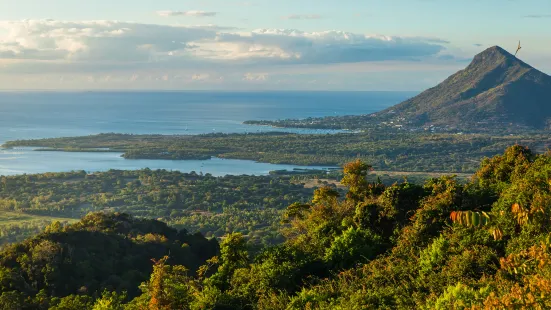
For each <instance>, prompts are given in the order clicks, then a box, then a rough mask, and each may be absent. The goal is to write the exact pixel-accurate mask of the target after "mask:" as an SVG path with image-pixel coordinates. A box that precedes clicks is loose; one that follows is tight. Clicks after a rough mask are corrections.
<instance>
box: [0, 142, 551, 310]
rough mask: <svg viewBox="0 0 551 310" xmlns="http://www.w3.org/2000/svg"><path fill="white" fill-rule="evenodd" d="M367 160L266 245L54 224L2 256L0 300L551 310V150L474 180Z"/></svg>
mask: <svg viewBox="0 0 551 310" xmlns="http://www.w3.org/2000/svg"><path fill="white" fill-rule="evenodd" d="M368 168H369V167H368V166H367V165H366V164H364V163H362V162H359V161H358V162H354V163H351V164H349V165H348V166H347V169H345V171H344V172H345V175H344V180H343V181H344V182H343V183H345V184H348V185H349V186H350V191H349V195H340V194H339V193H338V192H335V191H334V189H332V188H326V187H321V188H319V189H318V190H316V191H315V193H314V195H313V196H312V200H311V201H305V202H299V203H295V204H291V205H290V206H289V208H288V209H287V211H286V212H285V214H283V217H282V220H283V223H284V224H283V227H282V234H283V235H284V236H285V241H284V242H282V243H280V244H277V245H272V246H267V247H264V248H263V249H261V250H258V249H257V248H253V247H251V246H250V244H249V243H248V242H247V239H246V238H244V236H243V235H242V234H239V233H229V234H227V235H225V236H224V237H222V238H221V242H220V246H219V248H218V243H216V242H215V241H207V240H205V239H204V238H202V237H201V236H198V235H193V236H190V235H189V234H186V233H185V232H177V231H175V230H172V229H170V228H168V227H167V226H166V225H164V224H162V223H160V222H156V221H146V220H138V219H134V218H132V217H130V216H127V215H122V214H117V215H106V214H91V215H88V216H87V217H85V218H84V219H83V220H82V221H80V222H78V223H76V224H74V225H70V226H67V227H62V225H53V226H51V227H49V228H48V230H47V231H46V232H44V233H43V234H41V235H39V236H37V237H35V238H32V239H29V240H27V241H25V242H23V243H20V244H15V245H12V246H10V247H8V248H6V249H5V250H4V251H3V252H2V253H0V258H1V260H0V277H1V278H0V285H1V286H0V292H1V295H0V308H2V307H3V308H6V307H12V308H13V309H24V308H28V309H36V308H38V309H48V307H49V308H51V309H374V308H381V309H415V308H417V309H506V308H517V309H547V308H549V307H551V282H550V281H551V280H550V277H551V232H550V230H549V227H551V226H550V225H549V224H550V222H551V181H550V180H551V154H544V155H535V154H533V153H532V152H531V151H530V150H528V149H526V148H524V147H520V146H513V147H511V148H509V149H507V150H506V151H505V153H504V154H503V155H500V156H496V157H494V158H491V159H488V160H485V161H484V162H483V163H482V165H481V167H480V169H479V171H478V173H477V174H476V175H475V176H474V177H473V178H472V180H471V181H469V182H467V183H463V182H458V181H457V180H456V179H455V178H454V177H453V176H447V177H441V178H435V179H431V180H428V181H427V182H425V184H422V185H417V184H412V183H408V182H402V183H396V184H394V185H390V186H384V185H382V184H381V183H379V182H370V181H365V176H366V170H367V169H368ZM350 193H351V194H350ZM481 215H487V216H485V217H483V218H482V217H480V216H481ZM496 231H499V232H500V235H499V236H496V234H495V232H496ZM78 241H80V244H77V242H78ZM98 244H102V245H103V246H104V247H106V250H105V251H103V252H102V253H101V259H97V257H96V258H94V257H95V256H94V255H91V254H90V253H96V255H100V254H99V253H97V252H94V251H97V249H98ZM127 244H128V245H132V246H131V247H130V246H128V245H127ZM121 251H125V252H124V253H125V255H120V253H121ZM142 252H147V253H148V254H149V258H153V259H154V260H153V261H151V260H149V259H145V258H144V255H142ZM76 257H78V258H80V259H78V260H76V259H74V258H76ZM119 260H124V261H125V263H126V262H128V261H129V262H130V264H129V265H128V266H129V267H126V265H124V266H123V265H121V264H120V262H119ZM199 265H201V266H199ZM113 266H118V268H115V267H113ZM65 270H69V272H63V271H65ZM146 273H147V274H146ZM76 275H79V276H76ZM65 278H66V279H65ZM82 279H87V281H82ZM136 281H141V282H142V284H141V285H139V286H138V285H137V284H136ZM132 285H134V286H132ZM138 287H139V290H138ZM7 309H10V308H7Z"/></svg>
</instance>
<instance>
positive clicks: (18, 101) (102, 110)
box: [0, 92, 415, 175]
mask: <svg viewBox="0 0 551 310" xmlns="http://www.w3.org/2000/svg"><path fill="white" fill-rule="evenodd" d="M414 95H415V93H412V92H1V93H0V143H3V142H5V141H9V140H18V139H37V138H52V137H68V136H82V135H91V134H98V133H107V132H116V133H133V134H204V133H212V132H216V133H245V132H249V133H253V132H265V131H290V132H297V133H326V132H328V131H324V130H309V129H281V128H278V129H275V128H270V127H265V126H251V125H244V124H242V123H243V121H245V120H277V119H287V118H307V117H323V116H334V115H351V114H368V113H373V112H377V111H380V110H382V109H384V108H387V107H389V106H391V105H394V104H396V103H399V102H401V101H403V100H405V99H407V98H409V97H411V96H414ZM146 167H147V168H151V169H169V170H180V171H184V172H190V171H196V172H200V171H202V172H204V173H211V174H213V175H225V174H254V175H262V174H267V173H268V172H269V171H270V170H290V169H294V168H304V167H300V166H293V165H272V164H265V163H255V162H251V161H235V160H227V159H212V160H206V161H191V160H190V161H166V160H125V159H123V158H121V157H120V154H118V153H63V152H33V151H32V150H28V149H20V150H4V149H3V150H0V175H11V174H22V173H42V172H57V171H71V170H86V171H105V170H108V169H141V168H146ZM314 168H315V167H314ZM318 168H319V167H318Z"/></svg>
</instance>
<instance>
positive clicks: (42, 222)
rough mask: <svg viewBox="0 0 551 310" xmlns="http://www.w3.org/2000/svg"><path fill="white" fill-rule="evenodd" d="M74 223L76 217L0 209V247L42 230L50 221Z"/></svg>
mask: <svg viewBox="0 0 551 310" xmlns="http://www.w3.org/2000/svg"><path fill="white" fill-rule="evenodd" d="M55 221H59V222H61V223H64V224H68V223H74V222H76V221H77V220H76V219H70V218H61V217H51V216H39V215H30V214H25V213H19V212H7V211H0V247H2V246H3V245H5V244H8V243H13V242H19V241H22V240H24V239H26V238H28V237H32V236H33V235H36V234H38V233H40V232H41V231H43V230H44V228H45V227H46V226H48V225H50V224H51V223H52V222H55Z"/></svg>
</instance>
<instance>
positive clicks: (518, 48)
mask: <svg viewBox="0 0 551 310" xmlns="http://www.w3.org/2000/svg"><path fill="white" fill-rule="evenodd" d="M521 48H522V47H521V46H520V41H518V47H517V51H516V52H515V57H516V56H517V54H518V51H520V49H521Z"/></svg>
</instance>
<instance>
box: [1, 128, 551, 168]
mask: <svg viewBox="0 0 551 310" xmlns="http://www.w3.org/2000/svg"><path fill="white" fill-rule="evenodd" d="M513 144H522V145H526V146H528V147H530V148H531V149H533V150H535V151H538V152H543V151H545V150H546V148H547V147H548V146H549V145H550V138H549V135H548V134H546V133H539V134H530V135H488V134H450V133H431V132H407V131H397V130H371V131H368V132H361V133H341V134H290V133H278V132H274V133H261V134H206V135H196V136H177V135H174V136H171V135H130V134H99V135H92V136H82V137H69V138H51V139H39V140H19V141H10V142H7V143H5V144H4V145H3V146H4V147H21V146H31V147H42V148H41V149H38V151H65V152H105V151H106V150H109V151H111V152H121V153H123V155H122V156H123V157H124V158H126V159H170V160H174V159H181V160H185V159H201V160H204V159H209V158H211V157H220V158H231V159H248V160H254V161H260V162H267V163H273V164H295V165H307V166H312V165H323V166H341V165H343V164H345V163H347V162H350V161H353V160H356V159H361V160H363V161H365V162H368V163H370V165H372V166H373V167H374V168H375V169H377V170H393V171H420V172H448V173H473V172H475V171H476V169H477V168H478V165H479V163H480V161H481V160H482V159H483V158H484V157H491V156H494V155H496V154H499V153H500V152H503V150H504V149H505V148H507V147H508V146H510V145H513Z"/></svg>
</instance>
